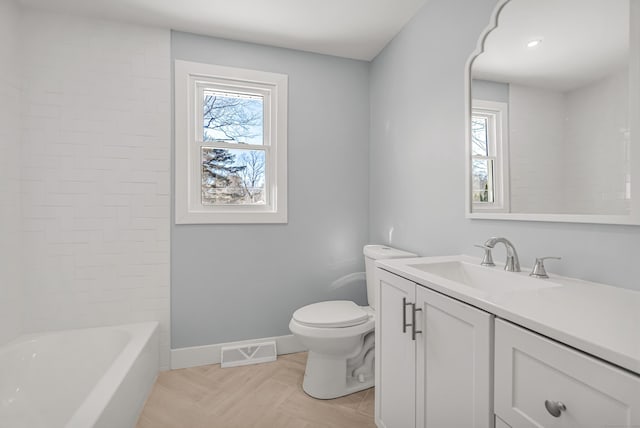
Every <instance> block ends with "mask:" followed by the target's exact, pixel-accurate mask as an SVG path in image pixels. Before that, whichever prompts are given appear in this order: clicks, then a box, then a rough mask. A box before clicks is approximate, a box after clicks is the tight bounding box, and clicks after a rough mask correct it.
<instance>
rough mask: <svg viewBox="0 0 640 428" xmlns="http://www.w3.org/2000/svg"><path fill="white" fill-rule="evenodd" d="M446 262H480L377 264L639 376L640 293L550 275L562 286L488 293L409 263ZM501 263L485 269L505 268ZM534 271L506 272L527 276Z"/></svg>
mask: <svg viewBox="0 0 640 428" xmlns="http://www.w3.org/2000/svg"><path fill="white" fill-rule="evenodd" d="M445 261H463V262H467V263H471V264H477V265H479V264H480V259H477V258H474V257H470V256H465V255H456V256H444V257H419V258H412V259H391V260H378V261H377V262H376V265H377V266H378V267H380V268H382V269H384V270H387V271H389V272H392V273H395V274H397V275H399V276H402V277H404V278H406V279H409V280H411V281H413V282H416V283H418V284H420V285H423V286H425V287H428V288H430V289H432V290H434V291H437V292H440V293H442V294H445V295H447V296H449V297H452V298H454V299H457V300H460V301H463V302H465V303H468V304H470V305H472V306H475V307H477V308H480V309H483V310H485V311H487V312H490V313H492V314H494V315H496V316H497V317H500V318H503V319H506V320H509V321H511V322H513V323H515V324H518V325H520V326H522V327H525V328H528V329H530V330H533V331H535V332H537V333H539V334H542V335H544V336H547V337H549V338H552V339H555V340H557V341H559V342H562V343H565V344H567V345H569V346H572V347H574V348H576V349H579V350H581V351H583V352H586V353H588V354H591V355H593V356H596V357H599V358H601V359H603V360H606V361H608V362H610V363H613V364H616V365H618V366H620V367H622V368H625V369H627V370H629V371H631V372H634V373H636V374H638V375H640V292H638V291H632V290H626V289H623V288H618V287H612V286H608V285H604V284H598V283H594V282H588V281H582V280H579V279H574V278H567V277H561V276H557V275H552V274H549V276H550V279H549V280H551V281H553V282H556V283H560V284H561V286H560V287H553V288H543V289H539V290H526V291H516V292H501V293H487V292H484V291H481V290H477V289H474V288H472V287H469V286H465V285H463V284H459V283H456V282H453V281H448V280H445V279H443V278H442V277H439V276H436V275H433V274H429V273H427V272H424V271H422V270H419V269H416V268H412V267H411V266H409V265H411V264H418V263H434V262H445ZM496 264H497V265H498V266H496V267H487V268H486V269H497V270H500V271H502V264H501V263H498V262H496ZM529 271H530V269H528V268H525V267H523V268H522V272H518V273H514V272H504V274H505V275H522V276H525V277H528V275H529ZM514 278H515V277H514ZM539 281H547V280H545V279H539Z"/></svg>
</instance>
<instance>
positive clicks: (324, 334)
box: [289, 245, 416, 399]
mask: <svg viewBox="0 0 640 428" xmlns="http://www.w3.org/2000/svg"><path fill="white" fill-rule="evenodd" d="M363 252H364V255H365V266H366V279H367V298H368V302H369V306H358V305H356V304H355V303H354V302H351V301H348V300H332V301H326V302H319V303H313V304H311V305H307V306H304V307H302V308H300V309H298V310H297V311H295V312H294V313H293V316H292V318H291V321H290V322H289V329H290V330H291V332H292V333H293V334H294V336H296V337H297V338H298V340H300V342H301V343H302V344H303V345H304V346H305V347H306V348H307V349H308V350H309V353H308V357H307V367H306V369H305V374H304V381H303V383H302V389H303V390H304V391H305V392H306V393H307V394H309V395H310V396H312V397H315V398H321V399H330V398H336V397H341V396H343V395H348V394H352V393H354V392H358V391H361V390H363V389H367V388H370V387H372V386H373V385H374V366H373V358H374V326H375V266H374V262H375V260H379V259H384V258H387V259H388V258H400V257H415V256H416V255H415V254H413V253H408V252H406V251H401V250H396V249H393V248H390V247H387V246H383V245H367V246H365V247H364V250H363Z"/></svg>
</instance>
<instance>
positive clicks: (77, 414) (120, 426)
mask: <svg viewBox="0 0 640 428" xmlns="http://www.w3.org/2000/svg"><path fill="white" fill-rule="evenodd" d="M158 364H159V363H158V323H155V322H150V323H140V324H129V325H121V326H113V327H100V328H90V329H83V330H68V331H60V332H51V333H43V334H37V335H28V336H23V337H21V338H18V339H17V340H15V341H12V342H11V343H10V344H8V345H7V346H5V347H3V348H0V428H63V427H64V428H131V427H134V426H135V424H136V420H137V418H138V415H139V413H140V410H141V409H142V406H143V405H144V401H145V400H146V398H147V395H148V393H149V391H150V390H151V386H152V385H153V382H154V381H155V378H156V375H157V373H158Z"/></svg>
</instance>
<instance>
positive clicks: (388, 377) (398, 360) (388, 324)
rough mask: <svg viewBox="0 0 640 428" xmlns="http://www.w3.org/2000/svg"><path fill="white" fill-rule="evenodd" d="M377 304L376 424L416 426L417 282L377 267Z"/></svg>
mask: <svg viewBox="0 0 640 428" xmlns="http://www.w3.org/2000/svg"><path fill="white" fill-rule="evenodd" d="M376 277H377V282H378V287H376V288H377V293H378V299H377V308H376V333H375V335H376V351H375V352H376V354H375V356H376V358H375V365H376V373H375V376H376V389H375V394H376V397H375V398H376V424H377V425H378V427H379V428H413V427H414V426H415V366H416V365H415V362H416V361H415V358H416V356H415V342H413V341H412V340H411V327H407V329H406V333H403V324H404V323H405V317H404V315H405V310H404V308H406V321H407V322H410V314H411V306H406V307H405V306H404V304H403V303H404V302H403V298H404V299H406V301H407V303H415V289H416V285H415V284H414V283H413V282H411V281H408V280H406V279H404V278H400V277H399V276H396V275H393V274H391V273H389V272H386V271H384V270H382V269H377V274H376Z"/></svg>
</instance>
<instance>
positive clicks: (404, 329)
mask: <svg viewBox="0 0 640 428" xmlns="http://www.w3.org/2000/svg"><path fill="white" fill-rule="evenodd" d="M412 304H413V303H407V298H406V297H403V298H402V332H403V333H406V332H407V327H411V324H407V306H409V305H412Z"/></svg>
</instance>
